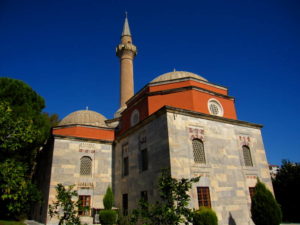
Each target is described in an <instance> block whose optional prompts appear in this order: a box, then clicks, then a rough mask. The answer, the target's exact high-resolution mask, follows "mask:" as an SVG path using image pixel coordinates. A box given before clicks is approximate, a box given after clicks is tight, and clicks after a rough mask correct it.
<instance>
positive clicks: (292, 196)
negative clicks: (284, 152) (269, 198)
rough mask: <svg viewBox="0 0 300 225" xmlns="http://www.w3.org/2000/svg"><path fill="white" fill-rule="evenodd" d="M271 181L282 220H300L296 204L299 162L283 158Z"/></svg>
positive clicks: (299, 177) (291, 221)
mask: <svg viewBox="0 0 300 225" xmlns="http://www.w3.org/2000/svg"><path fill="white" fill-rule="evenodd" d="M272 181H273V187H274V192H275V196H276V199H277V201H278V203H279V204H280V205H281V209H282V214H283V221H284V222H290V223H293V222H294V223H297V222H300V214H299V210H298V209H297V207H295V205H296V204H298V203H299V201H300V193H299V187H300V163H293V162H290V161H288V160H283V161H282V165H281V167H280V169H279V171H278V173H277V175H276V177H275V178H274V179H272Z"/></svg>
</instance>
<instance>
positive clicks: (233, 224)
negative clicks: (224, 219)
mask: <svg viewBox="0 0 300 225" xmlns="http://www.w3.org/2000/svg"><path fill="white" fill-rule="evenodd" d="M228 225H236V222H235V220H234V219H233V217H232V215H231V212H229V218H228Z"/></svg>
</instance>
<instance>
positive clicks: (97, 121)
mask: <svg viewBox="0 0 300 225" xmlns="http://www.w3.org/2000/svg"><path fill="white" fill-rule="evenodd" d="M105 120H107V119H106V118H105V117H104V116H103V115H101V114H100V113H97V112H95V111H91V110H79V111H75V112H72V113H70V114H69V115H67V116H66V117H65V118H63V119H62V121H60V123H59V125H75V124H79V125H92V126H98V127H103V126H105V127H106V124H105Z"/></svg>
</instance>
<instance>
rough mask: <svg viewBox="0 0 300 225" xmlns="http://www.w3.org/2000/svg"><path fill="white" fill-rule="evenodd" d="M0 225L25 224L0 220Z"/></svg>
mask: <svg viewBox="0 0 300 225" xmlns="http://www.w3.org/2000/svg"><path fill="white" fill-rule="evenodd" d="M0 225H25V223H22V222H20V221H12V220H0Z"/></svg>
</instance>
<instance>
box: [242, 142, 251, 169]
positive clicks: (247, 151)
mask: <svg viewBox="0 0 300 225" xmlns="http://www.w3.org/2000/svg"><path fill="white" fill-rule="evenodd" d="M243 156H244V163H245V166H253V162H252V157H251V152H250V148H249V147H248V146H247V145H243Z"/></svg>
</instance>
